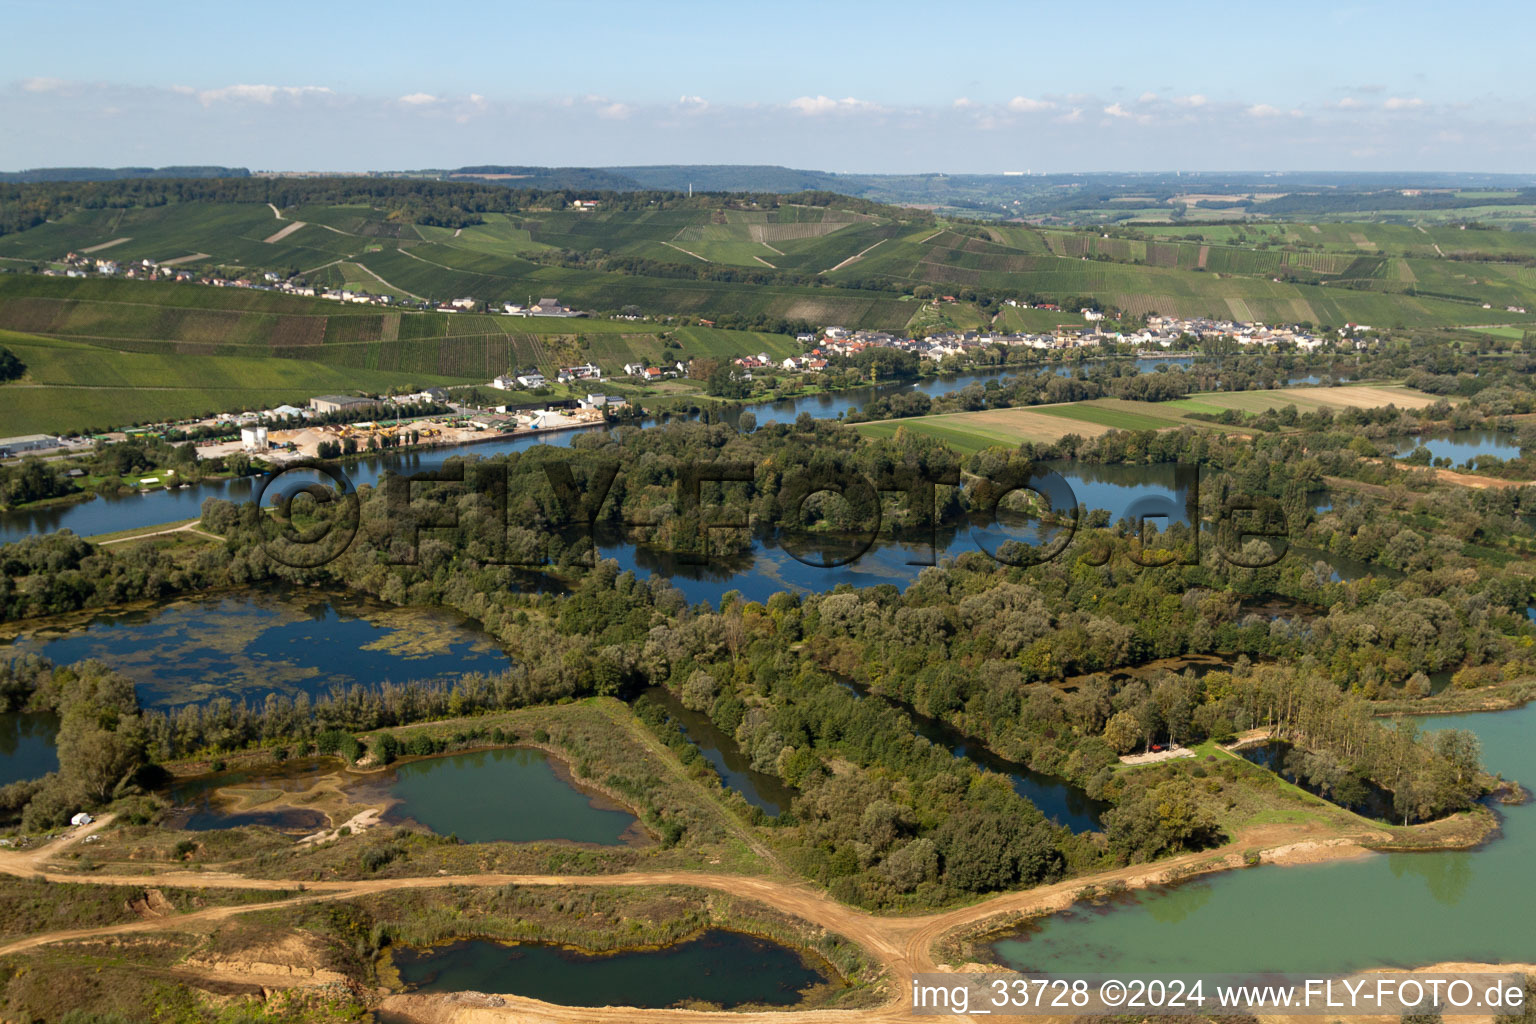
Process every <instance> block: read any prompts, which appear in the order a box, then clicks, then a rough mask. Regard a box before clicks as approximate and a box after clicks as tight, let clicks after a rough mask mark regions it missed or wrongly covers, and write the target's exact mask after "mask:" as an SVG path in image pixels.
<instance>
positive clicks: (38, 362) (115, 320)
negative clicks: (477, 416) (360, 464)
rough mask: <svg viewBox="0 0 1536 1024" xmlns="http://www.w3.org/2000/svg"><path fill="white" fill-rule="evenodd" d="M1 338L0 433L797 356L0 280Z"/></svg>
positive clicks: (591, 326)
mask: <svg viewBox="0 0 1536 1024" xmlns="http://www.w3.org/2000/svg"><path fill="white" fill-rule="evenodd" d="M0 338H3V339H4V340H0V345H4V346H5V347H7V348H9V349H11V350H12V351H14V352H15V353H16V354H17V356H18V357H19V358H20V359H21V360H22V362H23V363H25V364H26V365H27V367H28V372H27V376H26V378H25V379H24V380H22V381H20V382H15V383H11V384H7V385H5V386H4V388H3V391H4V394H5V397H6V398H7V399H9V401H7V402H5V403H3V408H0V434H4V435H10V434H24V433H34V432H42V431H69V430H79V429H85V428H88V427H103V426H107V425H116V424H124V423H138V422H147V421H151V420H158V419H164V418H182V417H188V416H194V415H202V414H205V413H209V412H216V411H242V410H246V409H254V408H263V407H270V406H272V405H278V404H283V403H285V402H293V403H302V402H303V401H304V400H306V399H307V398H309V397H310V396H312V395H316V394H323V393H327V392H343V393H346V392H353V391H358V390H366V391H383V390H387V389H389V388H392V387H412V388H421V387H429V386H449V385H458V384H478V383H485V382H486V381H489V380H490V379H491V378H492V377H494V376H496V375H498V374H501V373H505V372H507V371H508V370H509V369H514V368H519V367H525V366H537V367H539V368H540V369H541V370H543V371H545V372H546V373H549V374H551V375H552V374H553V372H554V371H555V370H556V369H557V368H558V367H559V366H562V365H569V364H572V363H578V362H587V361H592V362H596V363H597V364H598V365H600V366H602V367H604V368H605V369H607V370H609V371H610V372H615V373H616V372H617V371H618V370H619V369H620V367H621V366H622V365H623V364H624V363H626V362H632V361H637V360H638V361H643V362H661V361H663V360H665V361H675V360H684V361H686V360H688V359H690V358H692V357H694V356H702V357H711V358H717V359H719V358H725V359H729V358H734V357H736V356H741V355H756V354H758V353H760V352H766V353H768V354H769V355H770V356H773V357H774V358H776V359H777V358H783V357H784V356H786V355H790V354H792V353H795V352H798V351H800V345H799V344H798V343H797V342H795V340H794V339H793V338H791V337H788V336H786V335H780V334H770V333H767V332H760V331H759V332H753V331H730V330H723V329H714V328H706V327H676V328H669V327H665V326H663V325H658V324H650V323H630V322H625V321H613V320H548V319H539V318H526V319H525V318H521V317H507V316H493V315H484V314H474V313H456V314H446V313H424V312H411V311H400V310H380V309H378V308H377V307H350V306H343V305H340V304H337V303H334V302H323V301H320V300H316V299H301V298H295V297H291V296H285V295H280V294H276V293H271V292H255V291H246V290H240V289H229V288H210V287H204V286H201V285H192V284H182V285H171V284H163V283H162V284H149V283H144V282H134V281H111V280H84V281H76V280H67V279H60V278H45V277H33V276H23V275H3V276H0Z"/></svg>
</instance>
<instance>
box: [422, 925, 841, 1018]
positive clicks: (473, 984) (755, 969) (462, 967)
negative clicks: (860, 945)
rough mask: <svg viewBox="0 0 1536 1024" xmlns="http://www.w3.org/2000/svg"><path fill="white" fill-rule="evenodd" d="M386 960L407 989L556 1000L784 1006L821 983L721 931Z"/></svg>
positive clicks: (751, 941)
mask: <svg viewBox="0 0 1536 1024" xmlns="http://www.w3.org/2000/svg"><path fill="white" fill-rule="evenodd" d="M394 965H395V968H396V969H397V970H398V971H399V972H400V980H401V981H402V982H404V983H405V984H406V985H407V986H409V987H410V988H411V989H412V990H414V991H419V992H458V991H465V990H469V991H476V992H498V993H504V994H507V995H519V996H526V997H528V998H532V999H539V1000H542V1001H544V1002H547V1003H558V1004H561V1005H564V1006H637V1007H643V1008H659V1007H669V1006H675V1005H677V1004H678V1003H682V1002H684V1001H688V1000H703V1001H707V1002H711V1003H715V1004H718V1005H719V1006H721V1007H724V1008H726V1009H729V1008H732V1007H736V1006H743V1005H746V1004H752V1003H759V1004H765V1005H770V1006H791V1005H793V1004H795V1003H798V1002H800V1000H801V997H802V993H803V992H804V991H805V990H806V989H810V988H814V987H815V986H817V985H822V984H826V983H827V981H828V980H829V979H828V975H827V974H826V973H824V972H823V971H820V970H817V969H814V968H812V967H810V966H808V965H807V964H806V963H805V961H804V959H803V958H802V957H801V956H800V955H799V954H797V953H796V952H795V951H794V950H791V949H788V948H786V947H784V946H781V945H779V944H777V943H774V942H770V941H768V940H767V939H760V938H757V937H755V936H751V935H742V934H739V933H737V932H730V931H724V930H721V929H711V930H709V931H706V932H704V933H702V934H701V935H699V936H697V937H695V938H692V939H688V940H687V941H685V942H679V943H677V944H675V945H671V946H665V947H663V948H661V949H646V950H631V951H621V952H617V953H609V954H591V953H583V952H579V951H577V950H573V949H567V948H564V947H561V946H553V945H542V944H540V945H530V944H524V945H516V946H509V945H504V944H502V943H498V942H488V941H485V940H480V939H469V940H463V941H459V942H454V943H450V944H448V945H443V946H436V947H432V948H430V949H426V950H420V951H418V950H412V949H400V950H396V951H395V952H394Z"/></svg>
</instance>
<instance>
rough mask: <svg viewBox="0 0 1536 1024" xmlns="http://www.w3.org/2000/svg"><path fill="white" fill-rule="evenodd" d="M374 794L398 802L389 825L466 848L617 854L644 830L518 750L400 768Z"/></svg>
mask: <svg viewBox="0 0 1536 1024" xmlns="http://www.w3.org/2000/svg"><path fill="white" fill-rule="evenodd" d="M365 789H366V791H367V792H359V793H358V794H357V798H358V799H367V798H368V795H369V794H375V795H377V796H381V797H386V798H390V799H394V800H396V801H398V802H397V803H395V804H394V805H393V806H391V807H390V809H389V810H388V811H387V812H386V813H385V815H384V817H385V820H386V821H394V822H407V821H415V822H419V823H420V824H422V825H425V826H426V827H427V828H429V829H431V830H432V831H433V832H436V833H438V834H439V835H457V836H458V837H459V838H460V839H461V840H463V841H464V842H467V843H488V842H495V841H498V840H501V841H506V842H514V843H528V842H535V841H538V840H551V839H557V840H566V841H569V842H573V843H597V844H600V845H603V846H616V845H619V844H621V843H622V842H624V839H625V834H626V833H630V834H634V833H633V832H632V831H631V830H633V829H635V828H636V826H637V822H636V820H635V816H634V815H633V814H630V813H629V812H628V811H624V810H619V809H618V808H616V807H615V806H614V805H613V804H611V803H610V802H609V801H607V800H605V799H604V798H602V797H600V796H594V795H592V794H588V793H583V792H582V791H580V790H578V789H576V788H575V787H574V786H572V785H571V784H570V783H569V782H567V781H566V780H565V779H564V778H562V777H561V774H560V773H557V772H556V771H555V767H554V765H553V764H552V763H551V762H550V759H549V758H548V757H547V756H546V755H545V754H544V752H543V751H541V750H532V749H529V748H527V747H511V748H506V749H498V750H481V751H476V752H474V753H469V754H451V755H445V756H442V757H428V758H423V759H421V760H419V761H408V762H405V763H404V764H400V765H397V766H396V767H394V768H393V769H391V770H390V772H389V774H388V775H386V776H385V777H383V778H381V779H379V780H377V781H369V782H368V783H365Z"/></svg>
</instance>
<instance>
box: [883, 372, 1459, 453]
mask: <svg viewBox="0 0 1536 1024" xmlns="http://www.w3.org/2000/svg"><path fill="white" fill-rule="evenodd" d="M1439 400H1440V399H1439V398H1438V397H1437V396H1435V395H1430V394H1426V393H1425V392H1422V391H1416V390H1414V389H1413V388H1407V387H1402V386H1399V385H1364V386H1358V387H1341V388H1281V389H1275V390H1269V391H1220V392H1209V393H1204V394H1197V395H1192V396H1190V397H1189V398H1187V399H1182V400H1179V401H1173V402H1133V401H1128V400H1125V399H1120V398H1095V399H1091V400H1089V401H1086V402H1067V403H1063V404H1060V405H1036V406H1030V407H1028V408H1020V409H988V410H985V411H982V412H956V413H939V414H937V415H933V416H917V417H912V418H910V419H898V420H879V421H876V422H873V423H861V424H859V425H858V430H859V432H860V433H862V434H864V435H866V436H868V437H893V436H895V434H896V432H897V431H898V430H909V431H914V432H916V433H919V434H923V435H926V436H929V437H935V438H938V439H939V440H941V441H944V442H945V443H946V444H948V445H950V446H951V447H952V448H954V449H955V450H957V451H959V452H961V453H963V454H969V453H971V452H975V451H981V450H982V449H985V448H989V447H992V446H993V445H1003V446H1005V447H1010V448H1012V447H1017V446H1018V445H1020V444H1022V443H1024V442H1026V441H1031V442H1035V443H1037V444H1049V443H1052V442H1055V441H1059V440H1061V439H1062V438H1063V437H1066V436H1067V435H1069V434H1076V435H1078V436H1079V437H1098V436H1099V435H1100V434H1105V433H1108V432H1109V431H1111V430H1167V429H1170V428H1173V427H1183V426H1190V427H1197V428H1201V429H1208V428H1213V425H1212V424H1210V423H1207V422H1205V421H1202V420H1197V419H1191V418H1189V417H1188V416H1186V415H1185V414H1186V413H1205V414H1209V415H1219V414H1220V413H1222V412H1223V411H1225V410H1227V409H1239V410H1242V411H1244V412H1263V411H1265V410H1268V409H1282V408H1284V407H1286V406H1288V405H1294V406H1296V408H1297V409H1298V410H1299V411H1301V412H1312V411H1315V410H1318V409H1325V408H1330V409H1343V408H1350V407H1354V408H1362V409H1368V408H1378V407H1381V406H1385V405H1396V406H1397V407H1398V408H1403V409H1422V408H1424V407H1425V406H1428V405H1432V404H1434V403H1435V402H1437V401H1439Z"/></svg>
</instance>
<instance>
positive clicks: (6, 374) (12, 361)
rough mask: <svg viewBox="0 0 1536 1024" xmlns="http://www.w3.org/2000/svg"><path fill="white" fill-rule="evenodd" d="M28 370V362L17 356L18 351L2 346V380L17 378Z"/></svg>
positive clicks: (0, 375) (0, 359) (0, 356)
mask: <svg viewBox="0 0 1536 1024" xmlns="http://www.w3.org/2000/svg"><path fill="white" fill-rule="evenodd" d="M26 372H27V366H26V364H25V363H23V362H22V361H21V360H20V359H17V358H16V353H14V352H12V351H11V350H10V349H8V348H0V380H16V379H17V378H18V377H20V376H21V375H22V374H24V373H26Z"/></svg>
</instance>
